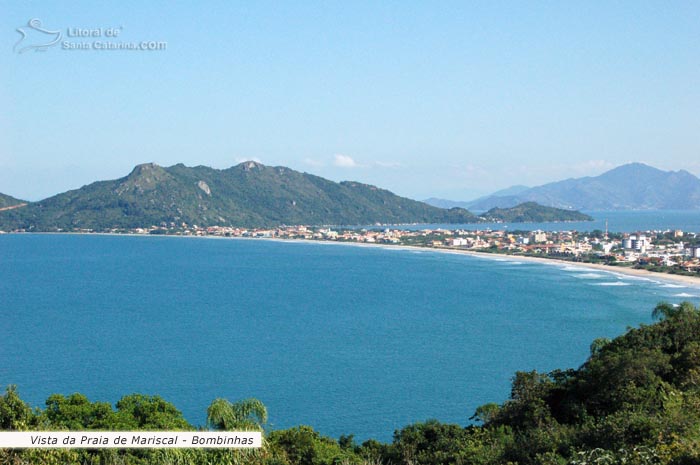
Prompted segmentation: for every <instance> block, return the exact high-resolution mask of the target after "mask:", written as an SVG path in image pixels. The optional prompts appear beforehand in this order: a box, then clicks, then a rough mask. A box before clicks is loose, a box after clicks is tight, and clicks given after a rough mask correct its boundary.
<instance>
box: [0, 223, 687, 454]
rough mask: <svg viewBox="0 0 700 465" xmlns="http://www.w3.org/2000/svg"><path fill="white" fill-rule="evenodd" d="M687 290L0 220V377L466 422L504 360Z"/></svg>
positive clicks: (346, 428) (188, 400) (593, 331)
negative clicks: (24, 227)
mask: <svg viewBox="0 0 700 465" xmlns="http://www.w3.org/2000/svg"><path fill="white" fill-rule="evenodd" d="M699 295H700V290H698V289H692V288H687V287H678V286H677V285H669V284H664V282H662V281H659V280H643V279H632V278H627V277H622V276H617V275H614V274H611V273H605V272H599V271H591V270H587V269H581V268H570V267H566V266H564V265H556V266H555V265H540V264H530V263H520V262H518V261H517V260H506V259H503V258H498V259H492V258H488V259H481V258H473V257H468V256H460V255H453V254H441V253H435V252H429V251H425V252H423V251H411V250H406V249H385V248H370V247H355V246H341V245H333V244H316V243H300V242H296V243H295V242H291V243H280V242H272V241H264V240H215V239H181V238H167V237H160V238H159V237H108V236H99V237H98V236H77V235H5V236H0V311H1V312H2V319H1V321H2V323H1V324H0V340H1V341H2V343H1V344H0V360H2V362H1V363H0V384H2V385H7V384H11V383H12V384H17V385H19V389H20V393H21V395H22V397H23V398H24V399H26V400H28V401H30V402H31V403H32V404H33V405H43V401H44V400H45V399H46V397H48V396H49V395H50V394H51V393H55V392H59V393H65V394H68V393H72V392H76V391H79V392H82V393H85V394H86V395H88V397H89V398H90V399H92V400H101V401H109V402H115V401H117V400H118V399H119V398H120V397H121V396H122V395H125V394H128V393H132V392H140V393H147V394H158V395H161V396H162V397H164V398H165V399H167V400H169V401H171V402H173V403H174V404H175V405H176V406H177V407H178V408H180V409H181V410H182V411H183V412H184V414H185V416H186V418H187V419H188V420H189V421H191V422H193V423H195V424H202V423H203V422H204V420H205V411H206V408H207V406H208V404H209V402H210V401H211V400H213V399H214V398H216V397H225V398H228V399H230V400H237V399H242V398H246V397H257V398H259V399H261V400H262V401H263V402H264V403H265V404H266V405H267V407H268V409H269V412H270V422H271V424H272V426H273V427H275V428H283V427H289V426H293V425H298V424H309V425H312V426H314V427H315V428H316V429H318V430H320V431H321V432H322V433H324V434H328V435H331V436H335V437H337V436H338V435H340V434H345V433H355V434H356V436H357V437H358V438H360V439H366V438H369V437H375V438H378V439H382V440H389V439H390V438H391V435H392V433H393V431H394V430H395V429H397V428H400V427H402V426H404V425H406V424H408V423H410V422H415V421H419V420H426V419H429V418H437V419H439V420H442V421H449V422H457V423H460V424H467V423H468V418H469V417H470V416H471V415H472V414H473V412H474V409H475V408H476V407H477V406H479V405H481V404H484V403H486V402H501V401H503V400H505V399H506V398H507V396H508V393H509V387H510V384H509V383H510V378H511V376H512V375H513V373H514V372H515V371H516V370H532V369H537V370H543V371H547V370H552V369H555V368H567V367H578V366H579V365H580V364H581V363H583V362H584V360H585V358H586V356H587V354H588V347H589V344H590V343H591V341H592V340H593V339H594V338H596V337H601V336H608V337H613V336H616V335H619V334H621V333H623V332H624V331H625V328H626V327H627V326H629V325H637V324H639V323H646V322H649V321H650V313H651V310H652V308H653V307H654V305H655V304H656V303H657V302H658V301H659V300H662V299H664V300H670V301H672V302H678V301H681V300H684V299H690V300H693V301H695V302H697V301H698V296H699Z"/></svg>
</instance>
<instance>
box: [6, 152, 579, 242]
mask: <svg viewBox="0 0 700 465" xmlns="http://www.w3.org/2000/svg"><path fill="white" fill-rule="evenodd" d="M3 199H4V197H2V196H0V208H2V206H3V202H5V200H3ZM7 202H9V203H12V202H16V203H19V201H17V200H16V199H12V198H11V197H7ZM488 217H489V220H492V221H516V222H517V221H574V220H586V219H590V218H589V217H587V216H585V215H581V214H580V213H577V212H571V211H567V210H558V209H552V208H546V207H542V206H540V205H537V204H534V203H528V204H525V205H519V206H518V207H515V208H514V209H506V210H498V211H492V212H489V215H488ZM482 221H485V219H484V218H481V217H477V216H475V215H474V214H472V213H471V212H469V211H467V210H465V209H462V208H451V209H443V208H437V207H433V206H431V205H428V204H426V203H423V202H417V201H415V200H411V199H407V198H404V197H399V196H397V195H395V194H392V193H391V192H389V191H387V190H384V189H379V188H377V187H374V186H370V185H367V184H361V183H358V182H349V181H346V182H341V183H336V182H333V181H329V180H327V179H323V178H320V177H318V176H314V175H311V174H308V173H300V172H298V171H294V170H291V169H289V168H285V167H280V166H278V167H271V166H265V165H262V164H260V163H255V162H246V163H241V164H239V165H237V166H234V167H231V168H229V169H225V170H217V169H213V168H208V167H206V166H196V167H192V168H190V167H187V166H184V165H182V164H179V165H175V166H171V167H168V168H164V167H161V166H158V165H155V164H152V163H148V164H143V165H139V166H137V167H136V168H134V170H133V171H132V172H131V173H130V174H129V175H128V176H126V177H124V178H121V179H117V180H113V181H100V182H95V183H93V184H90V185H88V186H84V187H82V188H80V189H76V190H72V191H68V192H64V193H62V194H59V195H56V196H53V197H50V198H48V199H45V200H42V201H40V202H33V203H29V204H28V205H27V206H25V207H23V208H20V209H15V210H6V211H0V230H5V231H8V230H17V229H22V230H27V231H72V230H93V231H98V232H100V231H110V230H113V229H120V230H123V229H134V228H149V227H151V226H158V227H161V226H165V227H168V228H171V227H174V228H180V227H182V225H183V223H184V224H186V225H188V226H189V227H192V226H194V225H196V226H199V227H206V226H235V227H248V228H252V227H257V228H265V227H276V226H280V225H299V224H306V225H363V224H377V223H379V224H397V223H453V224H454V223H479V222H482Z"/></svg>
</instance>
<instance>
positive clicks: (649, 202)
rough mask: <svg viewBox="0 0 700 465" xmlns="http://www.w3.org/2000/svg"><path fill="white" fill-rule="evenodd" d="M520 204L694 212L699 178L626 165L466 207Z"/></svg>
mask: <svg viewBox="0 0 700 465" xmlns="http://www.w3.org/2000/svg"><path fill="white" fill-rule="evenodd" d="M523 202H537V203H539V204H541V205H546V206H551V207H559V208H567V209H576V210H697V209H700V179H698V178H697V177H695V176H693V175H692V174H691V173H689V172H687V171H684V170H680V171H662V170H659V169H656V168H653V167H651V166H648V165H645V164H643V163H629V164H627V165H622V166H618V167H617V168H614V169H612V170H610V171H607V172H605V173H603V174H601V175H600V176H593V177H590V176H588V177H584V178H576V179H566V180H564V181H559V182H552V183H549V184H544V185H542V186H538V187H532V188H530V189H525V190H521V191H520V192H517V193H512V192H511V193H510V194H503V193H499V192H497V193H495V194H493V195H491V196H489V197H485V198H481V199H477V200H475V201H472V202H469V203H467V205H468V207H469V208H471V209H474V210H477V211H479V210H488V209H490V208H494V207H501V208H504V207H512V206H514V205H518V204H520V203H523Z"/></svg>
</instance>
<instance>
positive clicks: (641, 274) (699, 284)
mask: <svg viewBox="0 0 700 465" xmlns="http://www.w3.org/2000/svg"><path fill="white" fill-rule="evenodd" d="M268 240H275V241H279V242H307V243H313V244H339V245H349V246H356V247H357V246H359V247H381V248H385V249H394V248H398V249H407V250H416V251H421V252H436V253H447V254H457V255H470V256H476V257H481V258H486V259H491V260H497V261H502V260H509V261H514V262H531V263H539V264H542V265H550V266H558V267H560V268H561V267H565V266H572V267H577V268H586V269H590V270H600V271H605V272H608V273H614V274H620V275H626V276H632V277H636V278H646V279H650V280H654V281H663V282H667V283H672V284H682V285H684V286H688V287H693V288H698V289H700V277H695V276H683V275H675V274H669V273H656V272H654V271H648V270H636V269H633V268H628V267H623V266H610V265H602V264H597V263H580V262H572V261H568V260H559V259H556V258H545V257H531V256H524V255H506V254H500V253H488V252H478V251H476V250H464V249H443V248H432V247H418V246H413V245H389V244H367V243H356V242H336V241H316V240H308V239H268Z"/></svg>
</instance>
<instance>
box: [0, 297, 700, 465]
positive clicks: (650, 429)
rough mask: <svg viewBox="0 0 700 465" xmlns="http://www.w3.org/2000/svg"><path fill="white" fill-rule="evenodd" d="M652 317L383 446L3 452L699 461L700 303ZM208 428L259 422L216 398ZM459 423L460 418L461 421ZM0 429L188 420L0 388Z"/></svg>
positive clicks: (251, 412)
mask: <svg viewBox="0 0 700 465" xmlns="http://www.w3.org/2000/svg"><path fill="white" fill-rule="evenodd" d="M653 316H654V318H656V319H658V320H659V321H658V322H656V323H655V324H653V325H642V326H641V327H640V328H634V329H629V330H628V331H627V333H626V334H624V335H622V336H620V337H618V338H616V339H614V340H607V339H596V340H595V341H593V343H592V344H591V355H590V357H589V359H588V360H587V361H586V362H585V363H584V364H583V365H582V366H581V367H580V368H578V369H576V370H573V369H569V370H563V371H562V370H556V371H553V372H551V373H538V372H535V371H532V372H518V373H516V375H515V376H514V378H513V384H512V390H511V395H510V399H509V400H507V401H506V402H504V403H503V404H501V405H497V404H487V405H484V406H482V407H480V408H478V409H477V411H476V412H475V414H474V416H473V417H472V419H474V420H476V421H477V422H478V423H480V425H471V426H466V427H464V426H459V425H454V424H444V423H440V422H438V421H434V420H429V421H426V422H423V423H416V424H413V425H409V426H406V427H405V428H403V429H401V430H399V431H396V432H395V433H394V439H393V441H392V442H391V443H388V444H385V443H380V442H377V441H374V440H368V441H365V442H364V443H362V444H356V443H355V441H354V439H353V437H352V436H341V437H340V438H339V439H338V440H335V439H331V438H328V437H323V436H322V435H320V434H319V433H318V432H316V431H314V430H313V429H312V428H311V427H308V426H299V427H295V428H290V429H287V430H281V431H266V432H265V441H264V444H265V445H264V447H263V448H262V449H260V450H251V451H232V450H214V449H210V450H204V449H198V450H195V449H182V450H166V449H153V450H129V449H124V450H77V449H75V450H38V449H29V450H2V451H0V463H11V464H30V463H31V464H59V463H60V464H63V463H75V464H131V463H136V464H145V463H161V464H190V463H191V464H210V463H212V464H213V463H224V464H226V463H241V464H242V463H250V464H261V465H262V464H265V465H273V464H274V465H291V464H309V465H323V464H328V465H331V464H396V465H399V464H405V465H418V464H426V465H427V464H474V465H477V464H478V465H490V464H494V465H495V464H520V465H535V464H538V465H539V464H544V465H549V464H551V465H554V464H562V465H564V464H571V465H587V464H628V465H643V464H660V465H691V464H698V463H700V309H699V308H697V307H695V306H693V305H692V304H690V303H688V302H685V303H682V304H681V305H679V306H673V305H670V304H667V303H661V304H659V305H657V307H656V308H655V309H654V312H653ZM207 413H208V426H209V427H210V428H214V429H248V430H250V429H253V430H257V429H264V423H265V421H266V418H267V412H266V410H265V408H264V406H263V405H262V404H261V403H260V402H259V401H256V400H254V399H248V400H245V401H241V402H237V403H231V402H229V401H227V400H224V399H217V400H215V401H214V402H212V404H211V405H210V407H209V409H208V411H207ZM465 421H466V419H465ZM0 428H1V429H4V430H38V429H41V430H60V429H98V430H110V429H113V430H117V429H122V430H124V429H131V430H136V429H144V430H146V429H152V430H153V429H168V430H183V429H193V426H192V425H188V424H187V422H186V421H185V420H184V419H183V417H182V415H181V413H180V412H179V411H178V410H177V409H176V408H175V407H173V406H172V405H171V404H169V403H167V402H165V401H164V400H163V399H160V398H159V397H151V396H142V395H139V394H134V395H130V396H126V397H124V398H122V399H121V400H120V401H119V402H117V404H116V408H112V407H111V406H110V405H109V404H105V403H101V402H90V401H88V399H86V398H85V397H84V396H82V395H80V394H73V395H70V396H68V397H65V396H62V395H53V396H51V397H50V398H49V399H48V400H47V402H46V407H45V408H44V409H31V408H30V407H29V406H28V405H27V404H26V403H24V402H23V401H22V400H21V399H20V397H19V396H18V393H17V391H16V389H15V388H14V387H9V388H8V389H7V391H6V393H5V395H4V396H2V397H0Z"/></svg>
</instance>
